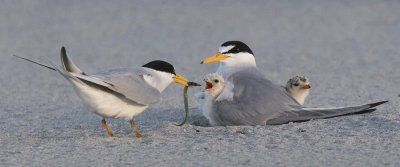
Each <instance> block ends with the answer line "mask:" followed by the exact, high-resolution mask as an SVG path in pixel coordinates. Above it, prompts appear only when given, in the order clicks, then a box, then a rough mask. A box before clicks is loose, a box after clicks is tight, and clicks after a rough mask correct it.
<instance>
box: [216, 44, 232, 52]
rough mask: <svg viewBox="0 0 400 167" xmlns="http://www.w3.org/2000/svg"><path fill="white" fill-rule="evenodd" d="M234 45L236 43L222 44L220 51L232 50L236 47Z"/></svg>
mask: <svg viewBox="0 0 400 167" xmlns="http://www.w3.org/2000/svg"><path fill="white" fill-rule="evenodd" d="M234 47H235V46H234V45H229V46H221V47H219V49H218V51H219V52H220V53H224V52H227V51H229V50H231V49H232V48H234Z"/></svg>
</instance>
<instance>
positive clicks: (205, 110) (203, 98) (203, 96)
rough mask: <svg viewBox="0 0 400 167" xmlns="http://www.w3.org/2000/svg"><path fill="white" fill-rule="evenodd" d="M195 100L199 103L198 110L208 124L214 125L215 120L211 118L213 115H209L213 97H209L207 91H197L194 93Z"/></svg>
mask: <svg viewBox="0 0 400 167" xmlns="http://www.w3.org/2000/svg"><path fill="white" fill-rule="evenodd" d="M195 97H196V100H197V102H198V103H199V104H200V110H201V112H202V114H203V115H204V117H206V118H207V119H208V121H209V122H210V124H211V125H212V126H214V125H215V121H214V120H213V119H212V118H213V117H212V116H211V113H212V105H213V99H212V97H210V95H209V94H208V93H205V92H198V93H197V94H196V95H195Z"/></svg>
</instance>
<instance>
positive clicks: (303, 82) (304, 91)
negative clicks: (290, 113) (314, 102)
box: [284, 76, 311, 105]
mask: <svg viewBox="0 0 400 167" xmlns="http://www.w3.org/2000/svg"><path fill="white" fill-rule="evenodd" d="M284 88H285V90H286V91H287V92H288V93H289V94H290V95H292V97H293V98H294V99H296V101H297V102H298V103H299V104H301V105H304V101H305V100H306V98H307V96H308V94H309V90H310V88H311V86H310V82H309V80H308V78H307V77H304V76H295V77H293V78H290V79H289V81H287V83H286V86H284Z"/></svg>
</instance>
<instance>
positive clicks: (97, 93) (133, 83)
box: [17, 47, 188, 137]
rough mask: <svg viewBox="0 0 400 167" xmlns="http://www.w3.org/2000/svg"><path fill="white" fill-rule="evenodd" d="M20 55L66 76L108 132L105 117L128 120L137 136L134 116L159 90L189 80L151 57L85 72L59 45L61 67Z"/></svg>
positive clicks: (155, 97) (151, 102)
mask: <svg viewBox="0 0 400 167" xmlns="http://www.w3.org/2000/svg"><path fill="white" fill-rule="evenodd" d="M17 57H18V56H17ZM19 58H22V57H19ZM22 59H24V60H27V61H30V62H33V63H35V64H38V65H41V66H43V67H46V68H49V69H51V70H55V71H57V72H59V73H60V74H61V75H62V76H63V77H65V78H66V79H67V80H68V81H69V82H70V83H71V85H72V86H73V88H74V90H75V91H76V93H77V94H78V96H79V97H80V98H81V99H82V100H83V102H84V104H86V106H87V108H88V109H89V111H91V112H93V113H95V114H97V115H100V116H101V117H103V119H102V121H101V123H102V124H103V126H104V128H105V129H106V131H107V132H108V135H110V136H113V134H112V133H111V131H110V130H109V129H108V127H107V124H106V121H105V118H125V119H127V120H130V124H131V126H132V128H133V129H134V131H135V132H136V137H142V135H141V134H140V133H139V131H138V130H137V129H136V126H135V124H134V122H133V117H134V116H136V115H138V114H139V113H141V112H143V111H144V110H145V109H146V108H147V107H149V105H151V104H154V103H157V102H159V101H160V100H161V92H162V91H163V90H164V89H165V88H166V87H167V86H168V85H169V84H171V83H172V82H173V81H175V82H176V83H179V84H182V85H185V86H187V83H186V82H187V81H188V80H187V79H185V78H184V77H182V76H180V75H178V74H176V73H175V69H174V67H173V66H172V65H171V64H169V63H167V62H165V61H161V60H155V61H151V62H149V63H147V64H145V65H143V66H142V67H135V68H119V69H112V70H108V71H106V72H101V73H98V74H95V75H88V74H86V73H84V72H82V71H81V70H80V69H79V68H78V67H77V66H75V65H74V63H73V62H72V61H71V59H70V58H68V56H67V54H66V51H65V48H64V47H62V48H61V67H57V66H56V65H52V67H50V66H47V65H43V64H40V63H37V62H34V61H32V60H29V59H26V58H22Z"/></svg>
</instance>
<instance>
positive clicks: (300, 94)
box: [290, 90, 309, 105]
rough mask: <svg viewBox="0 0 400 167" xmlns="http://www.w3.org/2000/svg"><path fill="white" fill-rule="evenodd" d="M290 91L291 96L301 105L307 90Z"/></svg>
mask: <svg viewBox="0 0 400 167" xmlns="http://www.w3.org/2000/svg"><path fill="white" fill-rule="evenodd" d="M290 93H291V95H292V97H293V98H294V99H296V101H297V102H298V103H300V104H301V105H303V104H304V101H305V100H306V97H307V96H308V93H309V92H308V91H307V90H303V91H295V92H290Z"/></svg>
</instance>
